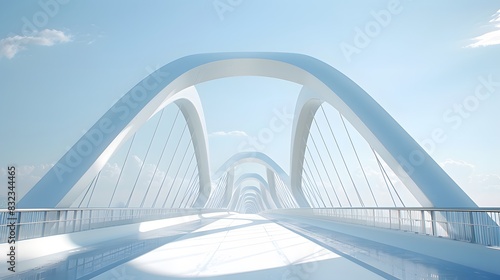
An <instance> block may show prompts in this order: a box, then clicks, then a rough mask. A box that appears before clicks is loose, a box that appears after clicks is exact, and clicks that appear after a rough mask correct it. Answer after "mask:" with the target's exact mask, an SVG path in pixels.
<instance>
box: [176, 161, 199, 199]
mask: <svg viewBox="0 0 500 280" xmlns="http://www.w3.org/2000/svg"><path fill="white" fill-rule="evenodd" d="M197 169H198V168H197V166H196V165H195V166H194V168H193V173H191V179H190V180H189V183H188V184H187V185H188V188H187V189H186V193H185V194H184V196H183V198H182V200H181V201H180V202H179V208H181V205H182V202H184V200H185V198H186V196H187V193H188V192H189V187H190V186H191V184H192V183H193V180H194V178H195V176H194V175H195V173H196V170H197Z"/></svg>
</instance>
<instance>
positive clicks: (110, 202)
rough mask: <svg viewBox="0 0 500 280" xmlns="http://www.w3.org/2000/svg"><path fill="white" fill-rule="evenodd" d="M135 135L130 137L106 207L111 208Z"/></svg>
mask: <svg viewBox="0 0 500 280" xmlns="http://www.w3.org/2000/svg"><path fill="white" fill-rule="evenodd" d="M136 135H137V133H134V136H132V141H130V145H129V146H128V150H127V154H126V155H125V160H124V161H123V165H122V169H120V173H119V174H118V179H117V180H116V184H115V188H114V189H113V194H112V195H111V199H110V200H109V205H108V207H111V204H112V202H113V198H114V197H115V193H116V189H117V188H118V183H119V182H120V179H121V177H122V174H123V169H125V164H127V160H128V156H129V154H130V149H131V148H132V145H133V144H134V140H135V136H136Z"/></svg>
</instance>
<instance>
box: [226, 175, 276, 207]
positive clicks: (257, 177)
mask: <svg viewBox="0 0 500 280" xmlns="http://www.w3.org/2000/svg"><path fill="white" fill-rule="evenodd" d="M249 180H257V181H258V182H259V186H260V189H261V194H262V199H264V200H265V203H266V205H267V206H268V208H269V209H272V208H278V207H277V205H278V204H277V203H276V201H275V200H274V198H273V197H272V195H271V192H270V188H269V184H268V183H267V182H266V180H265V179H264V178H263V177H262V176H260V175H259V174H257V173H245V174H242V175H241V176H240V177H239V178H238V180H236V182H235V183H234V185H235V186H236V188H239V187H240V186H241V185H242V184H243V183H244V182H246V181H249ZM262 192H264V193H262ZM233 193H234V192H233Z"/></svg>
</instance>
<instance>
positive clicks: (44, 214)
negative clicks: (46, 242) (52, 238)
mask: <svg viewBox="0 0 500 280" xmlns="http://www.w3.org/2000/svg"><path fill="white" fill-rule="evenodd" d="M46 224H47V211H43V223H42V235H41V237H44V236H45V225H46Z"/></svg>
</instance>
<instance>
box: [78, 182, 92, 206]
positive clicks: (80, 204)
mask: <svg viewBox="0 0 500 280" xmlns="http://www.w3.org/2000/svg"><path fill="white" fill-rule="evenodd" d="M95 178H96V177H94V179H92V182H90V184H89V186H88V188H87V191H86V192H85V194H84V195H83V198H82V200H81V201H80V203H79V204H78V208H80V207H81V206H82V203H83V201H84V200H85V198H86V197H87V194H88V193H89V191H90V189H91V188H92V185H93V184H94V181H95ZM89 201H90V200H89Z"/></svg>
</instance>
